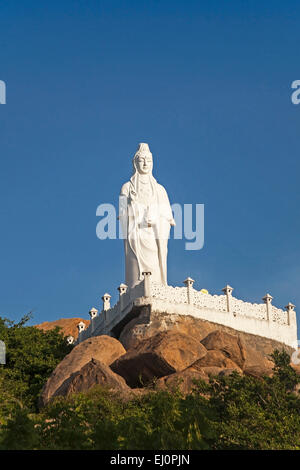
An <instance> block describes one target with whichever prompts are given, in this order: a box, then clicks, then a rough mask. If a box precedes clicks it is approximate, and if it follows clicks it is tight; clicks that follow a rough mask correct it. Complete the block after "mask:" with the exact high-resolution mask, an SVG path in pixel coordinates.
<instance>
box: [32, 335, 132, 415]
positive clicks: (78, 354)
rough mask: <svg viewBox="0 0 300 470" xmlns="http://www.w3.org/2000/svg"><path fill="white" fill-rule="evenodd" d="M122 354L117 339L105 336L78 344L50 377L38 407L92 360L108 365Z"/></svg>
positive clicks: (121, 348) (122, 350)
mask: <svg viewBox="0 0 300 470" xmlns="http://www.w3.org/2000/svg"><path fill="white" fill-rule="evenodd" d="M124 353H125V349H124V348H123V346H122V344H121V343H120V342H119V341H118V340H117V339H115V338H111V337H110V336H105V335H103V336H94V337H92V338H89V339H87V340H85V341H83V342H82V343H80V344H78V345H77V346H75V348H74V349H73V350H72V351H71V352H70V353H69V354H68V355H67V356H66V357H65V358H64V359H63V360H62V361H61V362H60V363H59V364H58V366H57V367H56V369H55V370H54V371H53V372H52V374H51V375H50V377H49V379H48V381H47V382H46V384H45V386H44V388H43V390H42V394H41V397H40V403H39V404H40V406H44V405H46V404H47V403H48V401H49V399H50V398H51V397H52V396H53V395H54V393H55V392H56V390H57V389H58V388H59V387H60V386H61V385H62V383H63V382H64V381H65V380H66V379H68V378H69V377H70V375H71V374H73V373H74V372H77V371H79V370H80V369H81V368H82V367H83V366H84V365H85V364H87V363H88V362H89V361H90V360H91V359H92V358H94V359H97V360H99V361H101V362H103V363H104V364H106V365H109V364H110V363H111V362H113V361H115V360H116V359H117V358H118V357H120V356H122V354H124Z"/></svg>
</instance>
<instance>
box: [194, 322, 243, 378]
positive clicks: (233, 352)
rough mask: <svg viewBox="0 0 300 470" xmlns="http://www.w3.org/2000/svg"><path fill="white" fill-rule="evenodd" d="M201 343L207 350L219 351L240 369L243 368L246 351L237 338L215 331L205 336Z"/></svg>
mask: <svg viewBox="0 0 300 470" xmlns="http://www.w3.org/2000/svg"><path fill="white" fill-rule="evenodd" d="M201 343H202V344H203V346H205V348H206V349H208V350H211V349H217V350H219V351H221V352H222V353H223V354H224V355H225V356H226V357H227V358H229V359H231V360H232V361H233V362H235V363H236V364H237V365H238V366H239V367H240V368H241V369H242V368H243V366H244V363H245V359H246V351H245V346H244V345H243V343H242V341H241V340H240V338H239V336H235V335H231V334H230V333H226V332H225V331H220V330H215V331H213V332H212V333H210V334H209V335H208V336H206V338H204V339H203V340H202V341H201Z"/></svg>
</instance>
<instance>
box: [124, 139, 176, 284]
mask: <svg viewBox="0 0 300 470" xmlns="http://www.w3.org/2000/svg"><path fill="white" fill-rule="evenodd" d="M152 168H153V160H152V153H151V152H150V149H149V146H148V144H145V143H141V144H139V146H138V149H137V151H136V153H135V155H134V157H133V175H132V177H131V179H130V181H128V182H127V183H125V184H124V185H123V186H122V189H121V194H120V215H119V218H120V220H121V225H122V230H123V236H124V245H125V278H126V280H125V282H126V284H127V286H128V287H134V286H135V285H136V284H138V283H139V282H140V281H141V280H142V279H143V274H142V273H143V272H151V279H152V280H153V281H155V282H158V283H160V284H164V285H166V284H167V252H168V238H169V233H170V226H171V225H175V222H174V219H173V215H172V210H171V206H170V202H169V198H168V195H167V192H166V190H165V188H164V187H163V186H162V185H160V184H158V183H157V181H156V179H155V178H154V177H153V176H152Z"/></svg>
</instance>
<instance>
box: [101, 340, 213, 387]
mask: <svg viewBox="0 0 300 470" xmlns="http://www.w3.org/2000/svg"><path fill="white" fill-rule="evenodd" d="M205 354H206V349H205V348H204V347H203V346H202V344H201V343H200V342H199V341H197V340H196V339H194V338H192V337H189V336H187V335H184V334H182V333H173V332H170V331H169V332H168V331H165V332H161V333H158V334H157V335H155V336H152V337H150V338H148V339H146V340H144V341H142V342H140V343H138V344H137V345H136V347H135V348H133V349H130V350H129V351H128V352H127V353H126V354H124V355H123V356H122V357H120V358H119V359H117V360H116V361H115V362H114V363H113V364H111V366H110V367H111V369H112V370H113V371H114V372H116V373H117V374H119V375H121V376H122V377H124V379H125V380H126V382H127V384H128V385H129V386H130V387H138V386H140V385H141V383H142V384H147V383H149V382H151V381H152V380H153V379H154V378H155V377H163V376H165V375H170V374H172V373H174V372H178V371H181V370H183V369H185V368H186V367H188V366H189V365H190V364H192V363H193V362H195V361H196V360H197V359H199V358H201V357H203V356H205Z"/></svg>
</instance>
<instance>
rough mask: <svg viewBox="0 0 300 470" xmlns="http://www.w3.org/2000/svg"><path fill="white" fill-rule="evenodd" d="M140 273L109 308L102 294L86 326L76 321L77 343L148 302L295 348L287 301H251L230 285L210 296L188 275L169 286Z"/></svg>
mask: <svg viewBox="0 0 300 470" xmlns="http://www.w3.org/2000/svg"><path fill="white" fill-rule="evenodd" d="M143 274H144V280H143V281H141V282H140V284H138V285H137V286H135V287H134V288H132V289H128V288H127V286H126V285H124V284H121V285H120V286H119V287H118V290H119V300H118V302H117V303H116V304H115V305H114V306H113V307H110V298H111V296H110V295H109V294H104V296H103V297H102V300H103V309H102V311H101V313H100V315H98V310H97V309H95V308H92V309H91V310H90V317H91V323H90V325H89V327H88V328H87V329H85V324H84V323H83V322H81V323H79V325H78V329H79V335H78V340H77V342H81V341H84V340H85V339H87V338H89V337H91V336H98V335H103V334H106V335H111V336H115V331H117V330H118V329H120V328H122V327H123V326H124V325H125V324H126V323H128V321H130V320H131V318H133V317H134V316H137V315H138V314H139V311H140V310H141V308H142V307H144V306H146V305H149V306H150V307H151V311H155V312H158V313H173V314H178V315H191V316H193V317H196V318H200V319H203V320H207V321H210V322H213V323H218V324H221V325H225V326H228V327H231V328H234V329H235V330H237V331H243V332H245V333H251V334H254V335H258V336H262V337H265V338H270V339H273V340H276V341H280V342H281V343H284V344H286V345H288V346H291V347H293V348H295V349H296V348H297V321H296V312H295V306H294V305H293V304H291V303H288V305H287V306H286V307H285V308H286V310H282V309H279V308H277V307H274V305H272V299H273V298H272V296H270V295H269V294H267V295H266V296H265V297H263V302H264V303H260V304H257V303H253V304H252V303H250V302H244V301H243V300H240V299H237V298H235V297H233V295H232V291H233V288H232V287H230V286H226V287H225V288H224V289H222V291H223V292H224V294H223V295H211V294H209V293H207V292H205V291H204V292H203V291H197V290H196V289H194V288H193V283H194V281H193V279H191V278H187V279H186V280H185V281H184V284H185V287H172V286H163V285H160V284H157V283H155V282H152V281H151V273H143Z"/></svg>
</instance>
